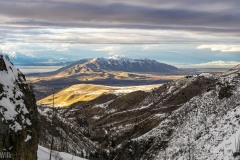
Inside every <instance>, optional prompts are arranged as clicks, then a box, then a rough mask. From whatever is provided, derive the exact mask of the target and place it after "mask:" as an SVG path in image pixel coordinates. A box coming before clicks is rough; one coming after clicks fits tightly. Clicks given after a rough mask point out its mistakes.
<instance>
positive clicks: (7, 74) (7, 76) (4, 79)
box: [0, 58, 31, 132]
mask: <svg viewBox="0 0 240 160" xmlns="http://www.w3.org/2000/svg"><path fill="white" fill-rule="evenodd" d="M3 61H4V62H5V65H6V68H7V71H6V70H3V71H0V84H1V85H2V86H3V93H0V96H2V98H1V99H0V106H1V107H0V114H1V115H3V120H4V121H6V122H7V121H11V123H9V128H10V129H12V130H14V131H15V132H17V131H19V130H22V128H23V127H24V125H31V122H30V120H29V119H28V120H26V119H25V114H28V113H29V112H28V110H27V108H26V106H25V104H24V101H23V99H22V97H23V93H22V92H21V90H20V88H19V86H18V84H26V82H25V80H24V79H23V78H22V77H21V76H19V75H21V72H20V71H18V70H17V69H16V68H15V67H14V66H13V65H12V64H11V63H10V62H9V61H7V60H6V59H4V58H3ZM16 106H19V108H17V107H16ZM19 114H21V117H22V118H23V122H22V123H21V122H17V120H16V117H17V116H18V115H19ZM7 123H8V122H7Z"/></svg>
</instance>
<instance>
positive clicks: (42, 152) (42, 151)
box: [37, 145, 86, 160]
mask: <svg viewBox="0 0 240 160" xmlns="http://www.w3.org/2000/svg"><path fill="white" fill-rule="evenodd" d="M37 153H38V160H47V159H49V158H50V149H48V148H45V147H43V146H40V145H39V146H38V151H37ZM51 157H52V160H86V159H85V158H81V157H77V156H73V155H71V154H68V153H65V152H58V151H54V150H53V151H52V156H51Z"/></svg>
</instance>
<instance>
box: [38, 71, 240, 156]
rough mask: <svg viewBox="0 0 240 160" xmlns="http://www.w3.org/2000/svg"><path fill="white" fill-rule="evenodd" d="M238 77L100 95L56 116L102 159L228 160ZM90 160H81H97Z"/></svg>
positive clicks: (191, 79)
mask: <svg viewBox="0 0 240 160" xmlns="http://www.w3.org/2000/svg"><path fill="white" fill-rule="evenodd" d="M233 70H234V71H233ZM239 73H240V70H239V69H238V67H235V68H233V69H231V70H229V71H228V72H226V73H224V74H221V75H212V74H209V73H205V74H200V75H197V76H187V77H185V78H182V79H179V80H175V81H173V82H170V83H167V84H164V85H163V86H161V87H159V88H157V89H155V90H154V91H152V92H149V93H147V92H142V91H137V92H132V93H129V94H126V95H122V96H121V95H120V96H117V97H115V96H111V95H105V96H100V97H98V98H96V99H94V100H91V101H89V102H82V103H75V104H73V105H71V106H70V107H69V108H64V109H58V110H57V111H56V112H57V114H58V116H59V117H61V118H59V121H61V122H62V123H64V124H65V125H70V124H71V126H74V128H75V129H77V130H78V131H80V132H81V134H83V135H84V136H85V137H87V138H88V139H90V140H91V141H92V142H94V143H95V144H96V145H97V146H98V147H99V149H101V152H100V153H101V155H102V157H104V159H115V160H118V159H119V160H122V159H125V160H132V159H136V160H140V159H144V160H155V159H188V158H189V157H190V159H209V160H212V159H228V160H231V159H232V160H233V159H234V158H236V157H237V154H238V152H239V150H238V148H237V147H236V146H235V144H236V143H238V137H239V133H240V128H239V124H238V123H239V113H240V112H239V110H240V106H239V104H240V92H239V91H240V79H239V78H240V75H239ZM41 110H43V111H44V110H45V108H41ZM41 137H42V138H43V137H45V135H44V134H43V135H42V136H41ZM42 138H40V139H42ZM40 141H42V140H40ZM69 145H71V143H69ZM64 151H66V152H70V153H73V152H72V151H71V150H68V149H67V148H64ZM88 152H91V150H88ZM103 155H104V156H103ZM96 157H97V156H96V154H95V156H91V154H88V156H87V157H86V158H89V159H101V158H96Z"/></svg>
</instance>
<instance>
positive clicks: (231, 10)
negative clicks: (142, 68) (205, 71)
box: [0, 0, 240, 67]
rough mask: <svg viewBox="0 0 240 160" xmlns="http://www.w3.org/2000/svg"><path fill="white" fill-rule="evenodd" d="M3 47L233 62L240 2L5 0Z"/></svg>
mask: <svg viewBox="0 0 240 160" xmlns="http://www.w3.org/2000/svg"><path fill="white" fill-rule="evenodd" d="M0 50H2V52H5V53H8V54H10V55H14V53H22V54H26V55H30V56H45V57H55V58H68V59H72V60H76V59H81V58H88V57H107V56H113V55H123V56H127V57H131V58H151V59H156V60H159V61H161V62H166V63H170V64H173V65H177V66H194V65H195V66H196V65H200V66H201V65H202V66H203V65H205V66H207V65H225V66H228V67H230V66H233V65H236V64H237V63H238V62H239V61H240V1H237V0H118V1H116V0H0ZM213 61H214V62H213ZM215 61H216V62H215Z"/></svg>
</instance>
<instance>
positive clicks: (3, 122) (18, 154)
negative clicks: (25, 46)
mask: <svg viewBox="0 0 240 160" xmlns="http://www.w3.org/2000/svg"><path fill="white" fill-rule="evenodd" d="M38 132H39V130H38V125H37V107H36V100H35V97H34V94H33V92H32V90H31V89H30V88H29V86H28V85H27V83H26V79H25V77H24V75H23V74H22V73H21V72H20V71H19V70H17V69H16V68H15V67H14V66H13V64H12V63H11V62H9V61H8V60H7V59H5V58H4V57H3V56H0V152H1V154H2V153H4V152H6V153H9V156H10V157H5V158H6V159H7V158H11V159H37V145H38ZM0 158H3V157H0Z"/></svg>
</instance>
